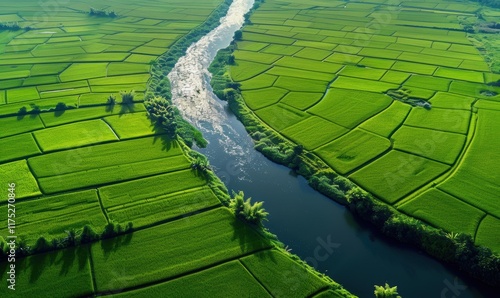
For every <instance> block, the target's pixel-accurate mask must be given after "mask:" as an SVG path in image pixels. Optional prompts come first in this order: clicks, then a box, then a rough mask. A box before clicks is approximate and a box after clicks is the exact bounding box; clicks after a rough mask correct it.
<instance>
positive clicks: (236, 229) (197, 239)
mask: <svg viewBox="0 0 500 298" xmlns="http://www.w3.org/2000/svg"><path fill="white" fill-rule="evenodd" d="M124 242H125V243H124ZM200 247H203V249H200ZM265 247H269V244H267V243H266V241H265V240H264V239H263V238H261V237H259V236H258V235H257V234H256V233H255V232H254V231H253V230H252V229H250V228H249V227H248V226H247V225H245V224H243V222H240V221H238V220H237V219H235V217H234V215H232V214H231V213H230V212H229V210H227V209H225V208H219V209H216V210H213V211H208V212H204V213H202V214H198V215H194V216H190V217H188V218H184V219H181V220H177V221H174V222H171V223H167V224H164V225H159V226H155V227H152V228H149V229H146V230H142V231H138V232H135V233H134V234H132V235H125V236H120V237H118V238H114V239H108V240H103V241H101V242H100V243H96V244H94V245H92V259H93V262H94V269H95V271H94V272H95V280H96V288H97V291H108V290H119V289H122V288H127V287H132V286H137V285H140V284H143V283H147V282H154V281H159V280H162V279H166V278H171V277H174V276H176V275H179V274H185V273H188V272H196V271H198V270H199V268H201V267H204V266H213V265H215V264H217V263H219V262H222V261H229V260H231V259H234V258H237V257H239V256H241V255H243V254H246V253H251V252H253V251H256V250H259V249H262V248H265ZM123 260H127V261H126V262H124V261H123ZM158 264H162V266H158ZM113 272H115V273H117V272H118V274H113Z"/></svg>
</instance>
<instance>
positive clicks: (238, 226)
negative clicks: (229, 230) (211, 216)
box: [231, 217, 271, 252]
mask: <svg viewBox="0 0 500 298" xmlns="http://www.w3.org/2000/svg"><path fill="white" fill-rule="evenodd" d="M231 226H232V227H233V236H232V238H231V240H232V241H238V242H239V245H240V249H241V251H242V252H252V251H256V250H259V249H262V248H263V247H265V246H266V245H269V246H270V245H271V243H270V241H269V240H268V239H265V238H264V237H262V236H261V235H258V233H257V232H256V231H254V230H253V229H252V228H250V227H248V226H247V224H246V223H244V222H243V221H242V220H240V219H238V218H237V217H234V219H233V221H232V222H231Z"/></svg>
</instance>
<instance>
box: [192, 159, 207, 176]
mask: <svg viewBox="0 0 500 298" xmlns="http://www.w3.org/2000/svg"><path fill="white" fill-rule="evenodd" d="M191 168H192V169H193V170H196V171H199V172H202V173H206V172H208V171H209V170H210V163H209V162H208V159H206V158H204V157H201V156H197V157H196V158H195V159H194V160H193V161H192V162H191Z"/></svg>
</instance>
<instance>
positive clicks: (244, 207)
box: [229, 191, 269, 227]
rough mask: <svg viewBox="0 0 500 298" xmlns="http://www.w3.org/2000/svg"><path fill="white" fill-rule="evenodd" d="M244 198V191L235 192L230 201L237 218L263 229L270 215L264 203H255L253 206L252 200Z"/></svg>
mask: <svg viewBox="0 0 500 298" xmlns="http://www.w3.org/2000/svg"><path fill="white" fill-rule="evenodd" d="M244 198H245V194H244V193H243V191H240V192H238V193H234V192H233V198H232V199H231V200H230V201H229V207H230V208H231V209H232V210H233V212H234V214H235V215H236V217H238V218H241V219H243V220H245V221H247V222H248V223H251V224H254V225H256V226H259V227H261V226H262V224H263V222H264V220H267V216H268V215H269V213H268V212H266V210H265V209H264V207H263V204H264V202H255V203H254V204H253V205H252V202H251V201H252V198H248V199H246V200H245V199H244Z"/></svg>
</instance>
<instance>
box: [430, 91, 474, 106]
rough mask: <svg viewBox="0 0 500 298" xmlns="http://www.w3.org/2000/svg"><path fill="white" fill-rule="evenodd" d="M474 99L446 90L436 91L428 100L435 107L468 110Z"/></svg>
mask: <svg viewBox="0 0 500 298" xmlns="http://www.w3.org/2000/svg"><path fill="white" fill-rule="evenodd" d="M475 100H476V99H475V98H473V97H468V96H462V95H458V94H452V93H447V92H437V93H436V94H435V95H434V96H433V97H432V98H431V100H430V102H431V104H432V106H433V107H435V108H445V109H460V110H468V111H470V109H471V107H472V104H473V103H474V101H475Z"/></svg>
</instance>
